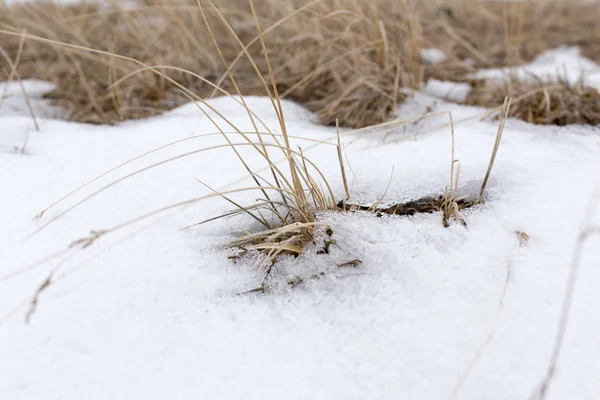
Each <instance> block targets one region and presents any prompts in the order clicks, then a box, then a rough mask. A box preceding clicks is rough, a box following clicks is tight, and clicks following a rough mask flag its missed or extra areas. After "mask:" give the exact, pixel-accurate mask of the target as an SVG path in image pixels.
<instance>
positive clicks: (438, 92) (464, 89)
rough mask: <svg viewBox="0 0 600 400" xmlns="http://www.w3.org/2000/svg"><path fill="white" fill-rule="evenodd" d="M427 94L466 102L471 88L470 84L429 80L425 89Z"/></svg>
mask: <svg viewBox="0 0 600 400" xmlns="http://www.w3.org/2000/svg"><path fill="white" fill-rule="evenodd" d="M424 91H425V93H427V94H430V95H432V96H435V97H440V98H444V99H448V100H452V101H456V102H461V101H465V99H466V98H467V96H468V95H469V92H470V91H471V86H469V84H468V83H458V82H448V81H440V80H438V79H429V80H428V81H427V84H426V85H425V89H424Z"/></svg>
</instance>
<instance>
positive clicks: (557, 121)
mask: <svg viewBox="0 0 600 400" xmlns="http://www.w3.org/2000/svg"><path fill="white" fill-rule="evenodd" d="M505 95H507V96H510V97H512V98H513V99H514V100H513V103H512V106H511V109H510V112H509V117H512V118H518V119H521V120H523V121H526V122H529V123H532V124H542V125H559V126H564V125H571V124H579V125H599V124H600V93H598V91H597V90H596V89H593V88H590V87H587V86H585V85H584V83H583V80H581V81H579V82H577V83H576V84H570V83H568V82H567V81H566V80H564V79H561V80H559V81H557V82H547V81H543V80H542V79H540V78H535V77H532V79H530V80H527V81H523V80H520V79H518V78H514V77H511V78H507V79H505V80H504V81H500V82H499V81H491V82H487V83H484V84H482V85H477V86H475V87H473V89H472V91H471V93H470V94H469V96H468V97H467V99H466V101H465V102H466V104H469V105H477V106H484V107H496V106H498V105H499V104H501V103H502V101H503V99H504V97H505Z"/></svg>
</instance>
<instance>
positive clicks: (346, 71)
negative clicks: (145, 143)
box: [0, 0, 600, 128]
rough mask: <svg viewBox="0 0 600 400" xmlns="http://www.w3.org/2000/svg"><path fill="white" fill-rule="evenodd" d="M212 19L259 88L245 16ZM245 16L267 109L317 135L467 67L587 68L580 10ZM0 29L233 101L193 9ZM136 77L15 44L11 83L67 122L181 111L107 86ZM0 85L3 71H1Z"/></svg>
mask: <svg viewBox="0 0 600 400" xmlns="http://www.w3.org/2000/svg"><path fill="white" fill-rule="evenodd" d="M203 4H204V5H205V8H206V12H207V13H208V15H207V16H208V19H209V20H211V21H212V22H215V24H213V25H215V27H214V36H215V41H216V43H217V44H218V46H219V48H220V49H221V51H222V53H223V57H224V58H225V60H226V61H227V63H228V65H230V66H231V68H232V72H233V73H235V75H236V80H237V84H238V86H239V88H240V90H241V91H242V92H243V93H245V94H261V95H264V91H263V88H262V84H261V83H260V81H258V80H257V79H256V74H255V71H254V67H253V66H252V65H251V63H249V62H248V60H247V59H246V58H245V57H243V56H242V55H243V54H242V52H241V49H240V46H239V43H238V42H237V40H236V39H235V38H234V37H233V36H232V35H231V32H230V30H229V28H228V27H227V26H226V25H224V24H222V23H217V22H222V21H220V19H221V17H219V15H218V14H217V13H216V12H215V10H214V9H212V8H211V7H210V6H209V4H208V2H207V1H206V0H203ZM216 6H217V7H218V9H219V10H220V12H221V13H222V15H223V18H225V19H226V20H227V21H228V22H229V24H230V25H231V27H232V28H233V30H234V31H235V33H236V34H237V36H238V37H239V41H240V42H241V43H243V44H245V45H247V46H248V51H249V53H250V54H251V55H252V57H253V59H254V60H255V61H256V65H257V67H258V69H259V70H260V72H261V74H262V75H263V76H264V77H266V76H267V75H268V70H267V65H266V64H265V62H264V57H263V56H262V51H261V45H260V43H259V41H258V40H257V33H256V28H255V24H254V22H253V18H252V13H251V10H250V7H249V6H248V4H247V3H246V2H241V3H240V2H239V1H237V0H220V1H217V2H216ZM255 6H256V13H257V14H258V19H259V21H260V25H261V26H262V27H263V30H264V32H265V38H266V41H267V43H268V54H269V58H270V61H271V64H272V66H273V73H274V76H275V78H276V80H277V83H278V86H279V88H280V95H281V97H282V98H289V99H293V100H295V101H297V102H299V103H301V104H303V105H305V106H306V107H308V108H309V109H311V110H312V111H314V112H316V113H317V114H318V116H319V119H320V121H321V122H322V123H324V124H329V125H334V124H335V122H336V120H338V121H339V123H340V125H341V126H347V127H355V128H358V127H365V126H369V125H373V124H376V123H380V122H382V121H384V120H386V119H388V118H389V117H390V114H391V112H392V111H393V109H394V108H395V106H396V104H397V103H398V102H401V101H402V100H403V98H404V95H402V94H400V93H399V92H398V90H397V89H398V88H409V89H412V88H417V87H418V86H419V85H420V84H421V83H422V81H423V79H427V78H428V77H430V76H435V77H438V78H442V79H450V80H457V79H461V78H463V77H464V76H465V74H467V73H469V72H471V71H473V69H474V68H475V67H483V66H485V67H498V66H507V65H517V64H521V63H523V62H526V61H529V60H531V59H532V58H533V57H534V56H535V55H537V54H539V53H540V52H541V51H543V50H546V49H549V48H554V47H556V46H559V45H580V46H582V48H583V51H584V53H585V54H586V55H588V56H590V57H592V58H595V59H599V58H600V18H599V13H600V11H599V10H598V7H597V6H596V5H595V4H589V2H587V4H586V3H585V2H581V1H556V0H553V1H539V2H529V1H527V2H526V1H517V2H492V1H471V0H424V1H419V2H415V1H409V0H405V1H393V0H376V1H372V2H365V1H361V0H315V1H312V2H311V1H310V0H295V1H273V0H257V1H256V3H255ZM0 28H1V29H3V30H5V31H9V32H14V33H20V32H22V31H23V30H24V29H26V30H27V32H28V33H29V34H30V35H35V36H39V37H42V38H46V39H50V40H54V41H58V42H64V43H69V44H74V45H78V46H83V47H89V48H93V49H97V50H104V51H107V52H111V53H115V54H119V55H122V56H127V57H130V58H133V59H136V60H139V61H141V62H143V63H145V64H147V65H154V66H163V67H164V68H162V69H161V71H162V72H164V74H165V75H166V76H168V77H169V78H171V79H173V80H174V81H176V82H177V83H180V84H181V85H183V86H184V87H185V88H188V89H190V90H192V91H193V92H194V93H196V94H198V95H200V96H201V97H209V96H213V95H219V94H221V93H219V92H215V90H214V88H213V87H211V86H210V85H209V84H208V83H207V82H205V81H203V80H202V79H199V77H201V78H204V79H206V80H208V81H211V82H213V83H217V84H219V85H220V86H221V87H222V88H223V89H225V90H227V91H230V92H233V91H234V88H233V87H232V82H231V80H230V79H227V78H225V79H223V77H224V76H225V73H226V69H225V68H224V66H223V64H222V63H221V61H220V56H219V54H218V52H217V51H216V47H215V43H214V42H213V40H212V38H211V37H210V35H209V34H208V31H207V29H206V27H205V25H204V23H203V20H202V15H201V13H200V11H199V9H198V6H197V4H196V1H194V0H179V1H172V0H146V1H144V2H142V4H141V6H140V7H138V8H136V9H135V10H133V9H126V8H124V6H123V5H122V4H121V2H119V1H117V0H114V1H113V2H112V3H111V4H110V6H109V7H99V6H98V5H94V4H79V5H75V6H66V5H57V4H41V5H31V4H30V5H21V6H11V7H6V6H0ZM2 39H3V40H2V47H3V48H4V49H5V50H6V52H7V53H8V54H9V55H10V57H11V58H12V59H13V60H14V59H15V56H16V53H17V52H18V48H19V39H20V38H19V37H18V36H9V35H6V32H5V33H4V35H3V36H2ZM423 47H437V48H440V49H442V50H444V51H445V52H446V54H448V55H449V60H448V61H446V62H444V63H442V64H439V65H434V66H432V65H425V64H423V63H422V62H421V60H420V50H421V49H422V48H423ZM238 58H239V60H238V61H235V60H237V59H238ZM467 59H470V60H472V63H467V62H465V60H467ZM167 66H168V68H167ZM138 69H139V65H137V64H135V63H132V62H130V61H127V60H123V59H119V58H116V57H110V56H107V55H102V54H91V53H89V52H85V51H81V50H77V49H74V48H66V47H64V46H58V45H49V44H48V43H47V42H40V41H37V40H32V39H28V40H27V41H26V43H25V48H24V51H23V54H22V57H21V60H20V63H19V66H18V73H19V75H20V76H21V77H23V78H31V77H35V78H40V79H44V80H49V81H52V82H54V83H56V85H57V89H56V91H54V92H53V93H51V94H50V97H51V98H52V99H54V100H55V101H56V102H57V103H58V104H60V105H62V106H63V107H65V108H66V109H67V110H68V113H69V119H70V120H73V121H80V122H91V123H114V122H118V121H122V120H125V119H131V118H144V117H147V116H150V115H154V114H156V113H160V112H162V111H164V110H166V109H170V108H172V107H175V106H177V105H179V104H181V103H183V102H187V101H188V99H187V98H186V97H185V96H181V94H180V93H179V91H178V90H177V88H176V87H175V86H174V85H173V84H171V83H170V82H169V81H168V80H167V79H165V78H164V77H162V76H160V75H156V74H153V73H151V72H143V73H139V74H137V75H135V76H133V77H131V78H129V79H127V80H125V81H122V82H120V84H119V85H116V86H112V85H113V84H114V83H115V82H117V81H119V80H120V79H121V78H123V77H125V76H128V75H129V74H131V73H133V72H135V71H136V70H138ZM2 71H4V72H5V73H9V71H10V66H9V65H7V64H6V63H5V61H4V60H0V73H2ZM185 71H190V72H193V73H194V74H196V75H197V76H194V75H192V74H190V73H188V72H185ZM505 94H506V93H503V94H502V95H501V96H502V97H504V95H505Z"/></svg>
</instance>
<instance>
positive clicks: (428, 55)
mask: <svg viewBox="0 0 600 400" xmlns="http://www.w3.org/2000/svg"><path fill="white" fill-rule="evenodd" d="M447 59H448V55H447V54H446V53H444V52H443V51H442V50H440V49H434V48H426V49H421V60H423V61H424V62H426V63H429V64H438V63H441V62H443V61H446V60H447Z"/></svg>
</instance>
